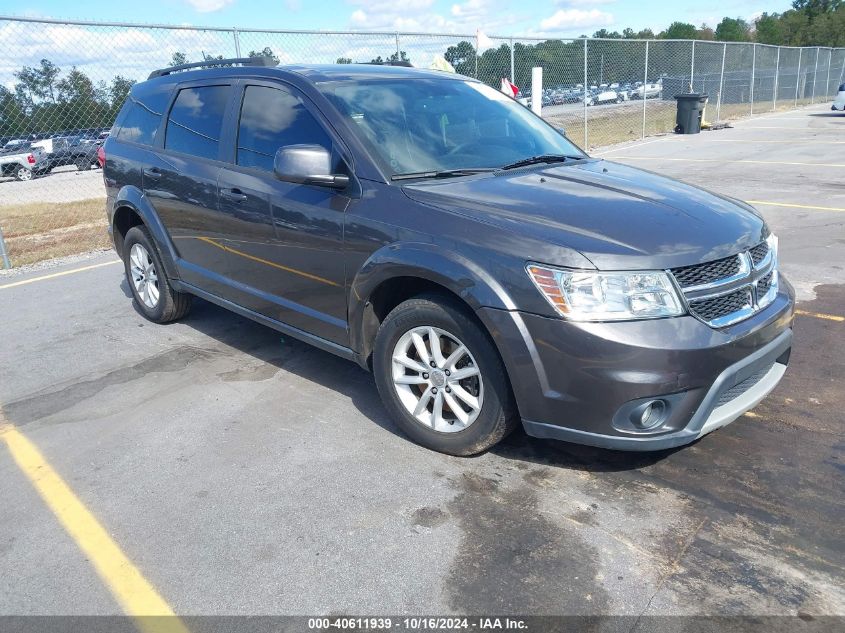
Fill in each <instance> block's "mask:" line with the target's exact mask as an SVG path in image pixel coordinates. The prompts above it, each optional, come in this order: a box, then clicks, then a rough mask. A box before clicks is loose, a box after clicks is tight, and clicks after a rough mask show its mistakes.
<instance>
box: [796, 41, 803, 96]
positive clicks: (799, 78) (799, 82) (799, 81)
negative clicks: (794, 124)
mask: <svg viewBox="0 0 845 633" xmlns="http://www.w3.org/2000/svg"><path fill="white" fill-rule="evenodd" d="M803 52H804V49H803V48H799V49H798V70H796V71H795V107H796V108H797V107H798V86H800V85H801V53H803Z"/></svg>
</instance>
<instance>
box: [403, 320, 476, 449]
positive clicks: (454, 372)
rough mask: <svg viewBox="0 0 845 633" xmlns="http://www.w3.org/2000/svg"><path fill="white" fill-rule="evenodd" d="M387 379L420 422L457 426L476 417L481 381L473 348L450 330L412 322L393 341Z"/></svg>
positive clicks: (439, 427)
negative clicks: (417, 325) (411, 326)
mask: <svg viewBox="0 0 845 633" xmlns="http://www.w3.org/2000/svg"><path fill="white" fill-rule="evenodd" d="M392 378H393V386H394V389H395V390H396V393H397V395H398V396H399V400H400V401H401V402H402V405H403V406H404V407H405V409H406V410H407V411H408V413H410V414H411V416H412V417H413V418H414V419H415V420H416V421H417V422H419V423H420V424H422V425H423V426H425V427H427V428H430V429H433V430H435V431H439V432H441V433H454V432H457V431H462V430H463V429H465V428H467V427H468V426H469V425H471V424H472V423H473V422H475V420H476V419H477V418H478V415H479V413H480V412H481V407H482V404H483V399H484V381H483V378H482V376H481V371H480V370H479V367H478V363H476V362H475V358H473V356H472V353H471V352H470V351H469V349H468V348H467V347H466V346H465V345H464V344H463V343H462V342H461V341H460V339H458V338H457V337H456V336H455V335H454V334H451V333H449V332H446V331H445V330H442V329H440V328H436V327H430V326H423V327H416V328H413V329H411V330H409V331H408V332H406V333H405V334H403V335H402V336H401V337H400V338H399V340H398V341H397V343H396V345H395V347H394V349H393V356H392Z"/></svg>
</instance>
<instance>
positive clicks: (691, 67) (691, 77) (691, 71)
mask: <svg viewBox="0 0 845 633" xmlns="http://www.w3.org/2000/svg"><path fill="white" fill-rule="evenodd" d="M689 91H690V92H695V40H693V41H692V59H691V61H690V65H689Z"/></svg>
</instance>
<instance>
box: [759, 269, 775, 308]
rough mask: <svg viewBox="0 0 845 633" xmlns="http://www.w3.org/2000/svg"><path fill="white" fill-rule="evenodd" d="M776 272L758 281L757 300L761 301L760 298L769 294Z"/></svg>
mask: <svg viewBox="0 0 845 633" xmlns="http://www.w3.org/2000/svg"><path fill="white" fill-rule="evenodd" d="M774 274H775V273H774V271H771V272H769V273H768V274H766V275H764V276H763V277H760V279H759V280H758V281H757V300H758V301H759V300H760V298H761V297H762V296H763V295H765V294H766V293H767V292H769V288H771V287H772V276H773V275H774Z"/></svg>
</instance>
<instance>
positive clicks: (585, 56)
mask: <svg viewBox="0 0 845 633" xmlns="http://www.w3.org/2000/svg"><path fill="white" fill-rule="evenodd" d="M588 85H589V84H588V83H587V38H586V37H585V38H584V91H583V92H584V151H585V152H587V151H589V149H590V146H589V145H588V144H587V143H588V142H589V136H588V134H587V86H588Z"/></svg>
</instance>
